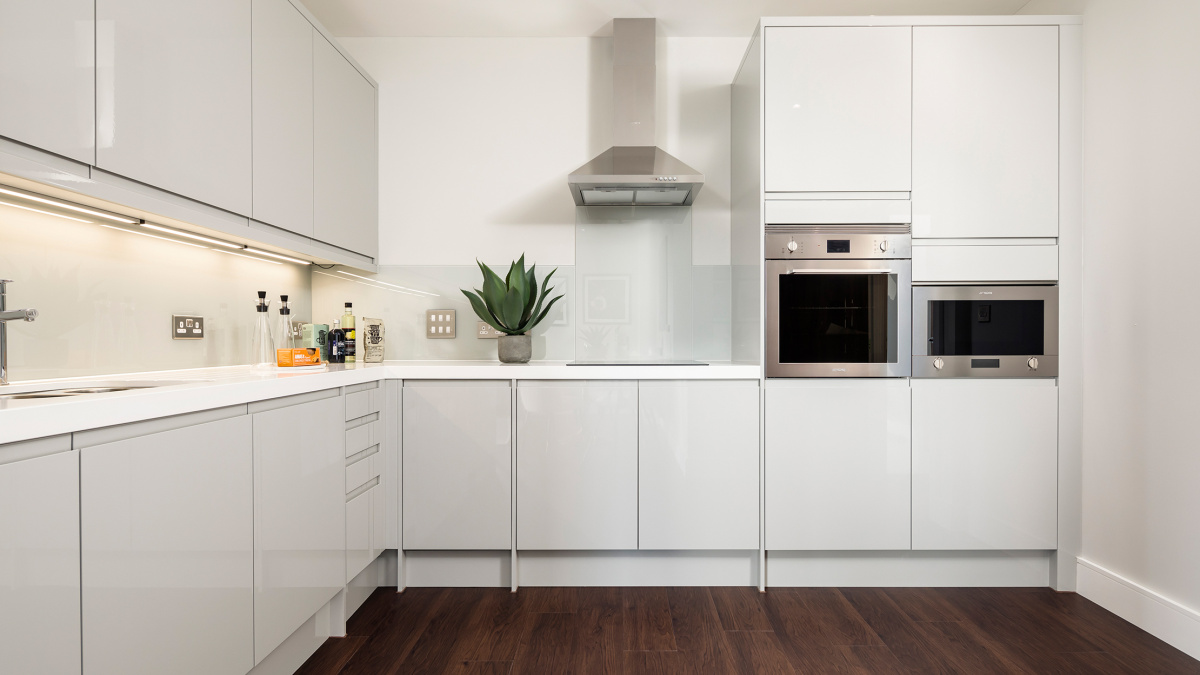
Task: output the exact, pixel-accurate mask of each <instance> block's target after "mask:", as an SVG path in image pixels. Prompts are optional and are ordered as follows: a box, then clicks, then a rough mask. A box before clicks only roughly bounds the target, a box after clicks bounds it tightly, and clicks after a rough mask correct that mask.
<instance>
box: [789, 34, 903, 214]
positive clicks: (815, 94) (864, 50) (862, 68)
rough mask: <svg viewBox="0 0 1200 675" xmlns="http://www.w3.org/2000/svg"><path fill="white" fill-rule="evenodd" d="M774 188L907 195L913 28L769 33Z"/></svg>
mask: <svg viewBox="0 0 1200 675" xmlns="http://www.w3.org/2000/svg"><path fill="white" fill-rule="evenodd" d="M765 45H766V92H765V99H766V100H765V115H766V128H765V134H766V146H765V154H766V158H765V160H766V189H767V191H768V192H876V191H878V192H889V191H896V192H907V191H908V190H909V189H910V187H911V183H912V180H911V161H910V160H911V149H912V86H911V85H912V68H911V66H912V29H911V28H909V27H908V26H861V27H850V26H828V27H795V26H786V27H785V26H776V27H769V28H767V29H766V40H765Z"/></svg>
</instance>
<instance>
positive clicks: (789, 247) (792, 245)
mask: <svg viewBox="0 0 1200 675" xmlns="http://www.w3.org/2000/svg"><path fill="white" fill-rule="evenodd" d="M798 248H800V245H799V244H797V243H796V240H795V239H793V240H791V241H789V242H788V243H787V250H789V251H791V252H792V253H795V252H796V249H798Z"/></svg>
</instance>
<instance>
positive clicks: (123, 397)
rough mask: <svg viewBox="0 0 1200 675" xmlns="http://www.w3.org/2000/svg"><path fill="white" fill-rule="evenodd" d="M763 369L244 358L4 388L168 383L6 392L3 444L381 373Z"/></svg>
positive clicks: (719, 375)
mask: <svg viewBox="0 0 1200 675" xmlns="http://www.w3.org/2000/svg"><path fill="white" fill-rule="evenodd" d="M759 374H760V369H759V366H757V365H754V364H745V363H712V364H709V365H705V366H568V365H567V362H565V361H537V362H532V363H524V364H505V363H498V362H495V361H388V362H385V363H381V364H353V365H330V366H328V370H326V371H317V372H314V371H302V372H296V371H289V370H288V369H286V368H279V369H269V370H256V369H253V368H250V367H248V366H238V367H228V368H199V369H194V370H173V371H161V372H154V373H129V374H121V375H104V376H98V377H88V378H72V379H63V380H39V381H32V382H19V383H15V384H12V385H9V386H6V387H3V388H0V394H18V393H22V392H29V391H39V390H47V389H64V388H72V387H75V388H81V387H105V386H130V385H134V386H136V385H137V384H138V383H149V382H168V383H170V384H165V385H161V386H155V387H152V388H145V389H132V390H129V391H122V392H114V393H105V394H86V395H80V396H71V397H64V398H45V399H0V445H3V444H5V443H14V442H17V441H24V440H29V439H33V438H43V437H46V436H56V435H59V434H66V433H72V432H75V431H82V430H85V429H96V428H100V427H106V426H112V425H116V424H128V423H131V422H138V421H142V420H147V419H154V418H156V417H168V416H171V415H182V414H186V413H190V412H196V411H199V410H209V409H212V408H221V407H225V406H232V405H243V404H246V403H250V402H252V401H262V400H266V399H271V398H279V397H282V396H292V395H295V394H304V393H307V392H311V391H318V390H320V389H329V388H332V387H346V386H350V385H355V384H362V383H365V382H376V381H380V380H399V379H408V380H414V379H420V380H757V379H758V378H759Z"/></svg>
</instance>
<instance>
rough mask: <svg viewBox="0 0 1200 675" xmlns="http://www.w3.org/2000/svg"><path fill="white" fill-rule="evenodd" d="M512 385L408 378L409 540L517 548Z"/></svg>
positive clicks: (443, 546)
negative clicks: (513, 540)
mask: <svg viewBox="0 0 1200 675" xmlns="http://www.w3.org/2000/svg"><path fill="white" fill-rule="evenodd" d="M511 392H512V389H511V387H510V386H509V383H508V381H507V380H505V381H474V382H473V381H458V382H441V381H431V382H405V383H404V415H403V431H402V433H403V435H404V443H403V446H402V451H403V454H404V469H403V474H404V490H403V492H404V510H403V514H402V518H403V521H404V548H405V549H408V550H499V549H510V548H512V426H511V425H512V393H511Z"/></svg>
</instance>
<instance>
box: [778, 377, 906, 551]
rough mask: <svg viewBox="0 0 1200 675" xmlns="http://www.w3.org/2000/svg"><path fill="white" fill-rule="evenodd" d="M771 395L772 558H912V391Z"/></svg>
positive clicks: (887, 387)
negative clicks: (821, 554) (854, 553)
mask: <svg viewBox="0 0 1200 675" xmlns="http://www.w3.org/2000/svg"><path fill="white" fill-rule="evenodd" d="M765 395H766V478H767V480H766V532H767V537H766V544H767V549H771V550H793V551H851V550H904V549H908V548H909V546H910V539H909V506H910V493H909V487H910V480H911V474H910V471H909V469H910V446H909V441H910V434H909V430H910V397H909V381H908V380H907V379H901V378H887V379H884V378H879V379H795V380H769V381H768V382H767V385H766V392H765Z"/></svg>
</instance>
